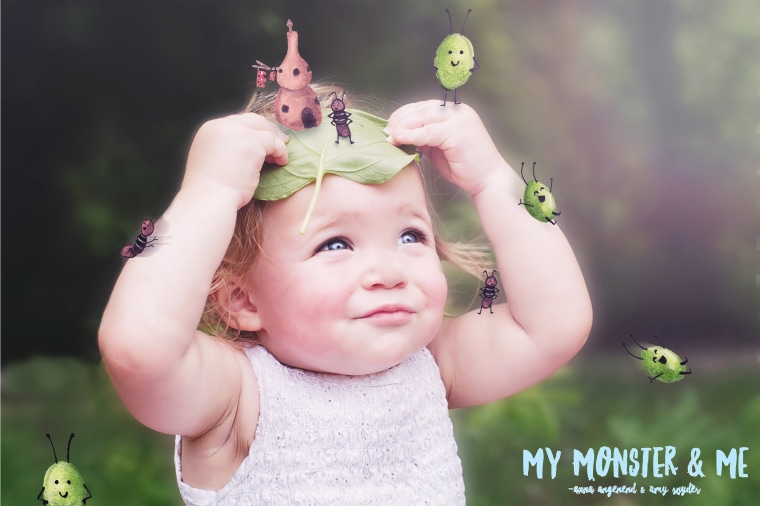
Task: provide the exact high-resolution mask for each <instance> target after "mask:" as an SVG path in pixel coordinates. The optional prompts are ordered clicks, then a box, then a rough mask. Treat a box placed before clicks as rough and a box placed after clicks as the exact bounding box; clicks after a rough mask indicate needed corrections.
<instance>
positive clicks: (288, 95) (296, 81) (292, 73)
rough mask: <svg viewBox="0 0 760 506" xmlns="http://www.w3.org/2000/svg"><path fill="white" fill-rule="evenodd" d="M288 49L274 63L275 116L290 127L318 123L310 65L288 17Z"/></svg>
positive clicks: (318, 111) (316, 100)
mask: <svg viewBox="0 0 760 506" xmlns="http://www.w3.org/2000/svg"><path fill="white" fill-rule="evenodd" d="M287 26H288V33H287V37H288V53H287V54H286V55H285V59H284V60H282V63H281V64H280V65H279V67H277V84H279V85H280V91H279V92H278V93H277V98H276V99H275V102H274V107H275V117H276V118H277V121H278V122H279V123H280V124H282V125H283V126H285V127H287V128H290V129H291V130H303V129H305V128H312V127H316V126H319V124H320V123H321V122H322V110H321V108H320V105H319V99H318V98H317V94H316V93H315V92H314V90H312V89H311V87H310V86H309V83H310V82H311V67H309V64H308V63H306V60H304V59H303V57H302V56H301V55H300V54H299V52H298V32H296V31H294V30H293V22H292V21H291V20H288V23H287Z"/></svg>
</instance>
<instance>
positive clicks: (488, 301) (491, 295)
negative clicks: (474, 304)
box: [478, 270, 501, 314]
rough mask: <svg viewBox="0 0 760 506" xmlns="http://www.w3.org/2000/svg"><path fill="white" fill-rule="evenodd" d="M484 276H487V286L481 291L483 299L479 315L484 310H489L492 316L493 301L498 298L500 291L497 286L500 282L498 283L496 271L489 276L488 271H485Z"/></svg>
mask: <svg viewBox="0 0 760 506" xmlns="http://www.w3.org/2000/svg"><path fill="white" fill-rule="evenodd" d="M483 274H485V275H486V286H484V287H483V288H481V289H480V297H481V298H482V299H483V300H482V301H481V302H480V309H479V310H478V314H480V312H481V311H483V310H484V309H488V310H489V311H490V312H491V314H493V301H494V300H495V299H496V297H497V296H498V294H499V292H500V291H501V290H499V289H498V288H496V285H497V284H498V281H496V276H495V274H496V271H495V270H494V271H491V275H490V276H489V275H488V271H483Z"/></svg>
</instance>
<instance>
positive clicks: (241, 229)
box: [199, 84, 493, 346]
mask: <svg viewBox="0 0 760 506" xmlns="http://www.w3.org/2000/svg"><path fill="white" fill-rule="evenodd" d="M311 87H312V88H313V89H314V91H315V92H316V93H317V97H318V98H319V101H320V103H326V102H328V101H329V98H330V96H331V95H332V94H333V93H337V96H339V97H341V96H343V94H344V91H345V90H344V89H343V88H341V87H339V86H335V85H319V84H312V85H311ZM275 97H276V93H266V94H262V93H254V95H253V96H252V98H251V100H250V101H249V103H248V105H247V106H246V108H245V111H246V112H254V113H256V114H259V115H261V116H264V117H265V118H267V119H269V120H270V121H275V120H274V107H273V104H274V100H275ZM343 100H344V102H345V103H346V106H347V107H349V108H357V106H356V103H357V101H356V100H352V99H351V98H350V97H348V96H345V97H344V98H343ZM363 102H364V103H363V105H364V107H360V108H361V109H362V110H368V109H369V111H368V112H373V113H374V111H375V110H377V109H378V107H377V105H376V104H372V103H371V101H369V100H366V99H365V100H364V101H363ZM415 163H416V162H415ZM420 172H421V173H423V185H424V186H425V188H426V192H425V194H426V195H427V193H428V192H427V187H428V186H429V184H430V183H429V182H427V181H426V178H425V176H424V171H420ZM427 204H428V210H429V212H430V214H431V216H432V217H433V221H434V223H437V222H438V219H437V215H436V213H435V210H434V209H433V206H432V204H431V202H430V200H429V199H428V202H427ZM266 207H267V202H266V201H262V200H256V199H251V201H250V202H249V203H248V204H246V205H245V206H243V207H242V208H240V210H238V213H237V221H236V223H235V230H234V232H233V234H232V239H231V240H230V244H229V246H228V247H227V252H226V253H225V255H224V258H223V259H222V262H221V264H220V265H219V267H218V268H217V270H216V272H215V273H214V277H213V280H212V284H211V288H210V290H209V295H208V298H207V299H206V306H205V308H204V312H203V316H202V317H201V321H200V325H199V329H200V330H201V331H203V332H205V333H207V334H210V335H212V336H215V337H219V338H222V339H225V340H228V341H231V342H232V343H234V344H236V345H239V346H250V345H252V344H254V343H256V342H257V336H256V333H255V332H249V331H243V330H239V329H238V328H237V323H236V322H235V317H234V315H233V314H232V312H231V311H230V304H231V298H232V297H233V296H234V293H235V290H237V289H238V288H236V286H238V285H237V284H236V282H237V281H239V280H241V279H244V278H246V277H247V276H248V275H249V274H250V272H251V270H252V269H253V267H254V266H255V264H256V260H257V259H258V258H259V256H260V253H261V251H262V247H263V245H262V232H263V222H264V216H265V212H266ZM434 239H435V248H436V252H437V253H438V257H439V258H440V259H441V260H442V261H447V262H449V263H451V264H452V265H453V266H455V267H457V268H458V269H459V270H461V271H463V272H466V273H468V274H471V275H473V276H475V277H477V278H479V277H480V275H481V273H482V272H483V270H484V269H485V268H489V267H491V266H492V264H493V261H492V259H491V253H490V251H489V250H488V249H487V248H486V247H484V246H483V245H482V244H480V243H475V242H447V241H444V240H443V239H441V237H440V236H439V235H438V233H435V238H434Z"/></svg>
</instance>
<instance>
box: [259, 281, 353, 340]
mask: <svg viewBox="0 0 760 506" xmlns="http://www.w3.org/2000/svg"><path fill="white" fill-rule="evenodd" d="M289 274H294V275H293V276H288V277H287V279H284V277H280V280H279V282H278V283H274V282H272V281H273V280H271V279H269V280H266V279H261V280H260V281H261V282H263V283H265V284H264V285H263V286H267V287H269V288H268V289H267V290H265V295H264V297H263V298H262V305H261V324H262V329H263V330H264V331H265V332H266V333H267V334H269V335H270V336H271V337H273V338H276V339H287V340H289V341H292V342H297V343H302V344H305V341H308V340H309V339H311V338H313V336H314V335H315V334H318V333H320V331H323V330H324V327H325V325H326V324H327V322H329V321H334V319H335V318H339V317H340V316H343V315H344V312H345V300H346V297H347V296H346V294H345V293H343V292H344V291H345V290H342V289H341V287H340V286H339V285H338V284H336V283H335V280H334V279H331V278H326V277H324V276H320V275H319V273H317V272H303V273H300V274H299V273H297V272H296V273H293V272H291V273H289Z"/></svg>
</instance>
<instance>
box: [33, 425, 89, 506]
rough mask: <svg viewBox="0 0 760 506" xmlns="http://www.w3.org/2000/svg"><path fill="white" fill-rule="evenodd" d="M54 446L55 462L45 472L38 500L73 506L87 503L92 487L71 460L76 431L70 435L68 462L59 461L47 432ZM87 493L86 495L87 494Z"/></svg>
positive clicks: (53, 505)
mask: <svg viewBox="0 0 760 506" xmlns="http://www.w3.org/2000/svg"><path fill="white" fill-rule="evenodd" d="M45 435H46V436H47V438H48V440H49V441H50V446H52V447H53V458H54V459H55V463H54V464H53V465H52V466H50V467H49V468H48V470H47V472H46V473H45V478H44V480H43V481H42V490H40V493H39V494H38V495H37V500H39V501H42V504H50V505H51V506H70V505H71V506H73V505H75V504H86V503H87V499H89V498H91V497H92V493H91V492H90V489H88V488H87V485H85V484H84V478H83V477H82V474H81V473H80V472H79V471H78V470H77V468H76V467H74V465H73V464H72V463H71V462H70V460H71V459H70V458H69V455H70V452H71V440H72V439H74V433H73V432H72V433H71V435H70V436H69V445H68V447H67V448H66V462H58V455H56V454H55V445H54V444H53V440H52V439H51V438H50V434H45ZM85 493H86V495H85Z"/></svg>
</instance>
